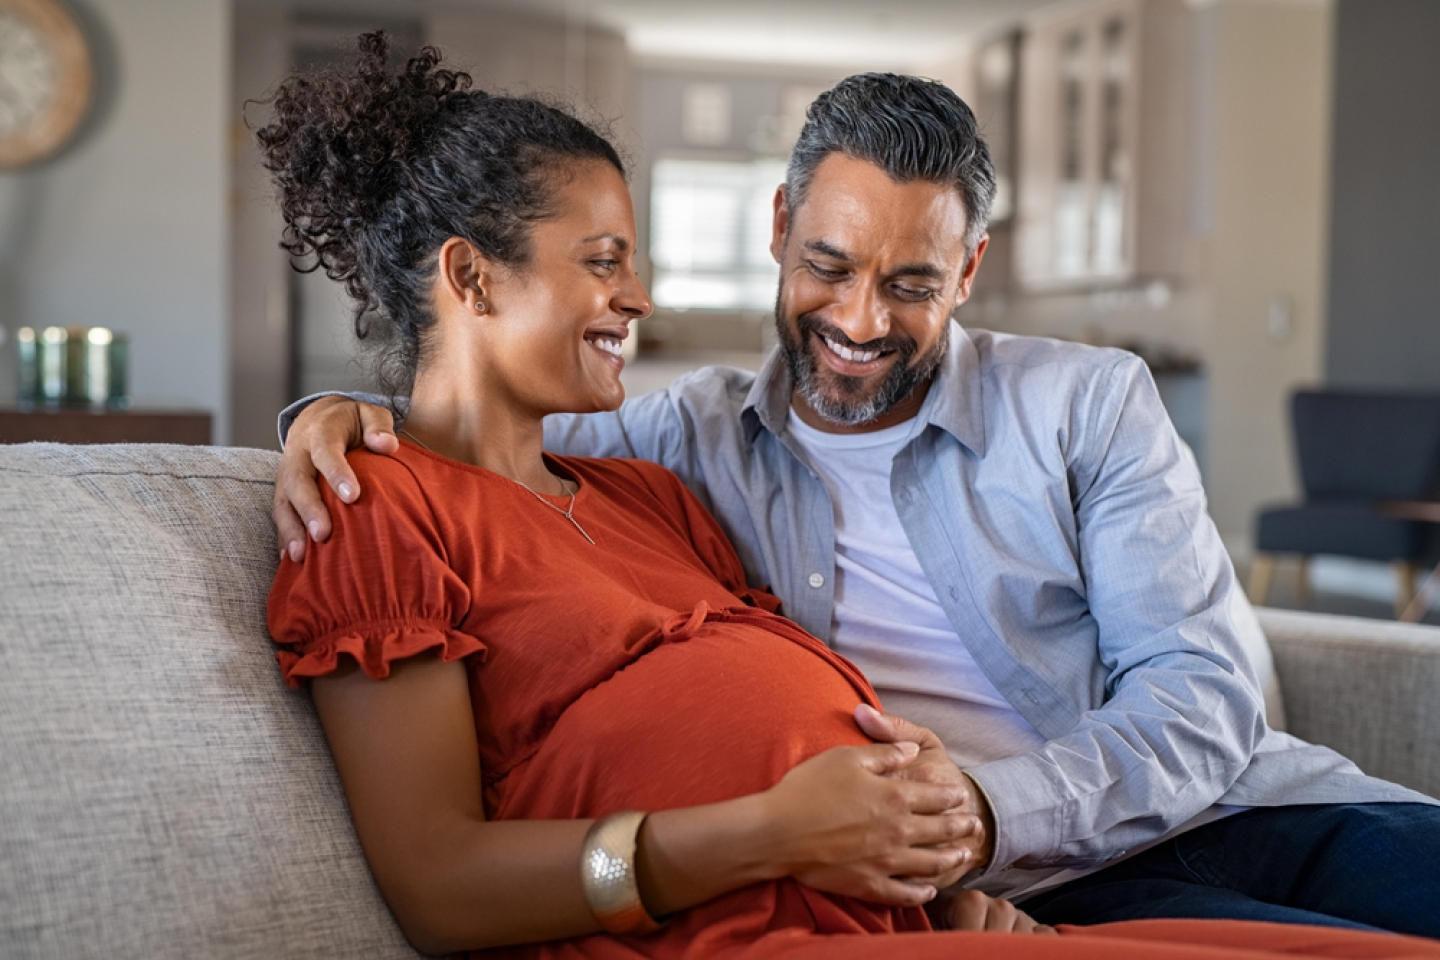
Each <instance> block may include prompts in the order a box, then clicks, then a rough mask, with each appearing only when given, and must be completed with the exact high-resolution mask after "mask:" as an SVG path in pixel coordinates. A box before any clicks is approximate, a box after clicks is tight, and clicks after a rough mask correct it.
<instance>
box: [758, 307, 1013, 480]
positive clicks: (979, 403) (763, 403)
mask: <svg viewBox="0 0 1440 960" xmlns="http://www.w3.org/2000/svg"><path fill="white" fill-rule="evenodd" d="M791 393H792V390H791V385H790V371H789V370H787V369H786V368H785V361H784V359H783V358H782V357H781V355H780V348H779V347H776V348H775V349H773V350H771V351H770V355H769V356H768V357H766V358H765V362H764V364H762V365H761V367H760V371H759V373H757V374H756V375H755V382H754V383H753V384H752V385H751V386H750V392H749V393H748V394H746V396H745V404H744V406H743V407H741V409H740V419H741V422H742V424H743V426H744V431H745V439H746V441H747V442H752V443H753V442H754V440H755V437H756V435H757V434H759V432H760V430H761V428H764V429H766V430H769V431H770V432H771V433H773V434H776V435H777V436H779V435H783V434H784V425H785V419H786V417H787V416H788V415H789V410H790V395H791ZM915 421H916V422H915V429H914V430H913V431H912V434H911V435H912V436H914V435H916V434H919V432H920V431H921V430H923V429H924V428H925V427H926V426H928V425H930V424H934V425H935V426H937V427H939V428H940V429H941V430H944V431H945V432H946V433H949V434H950V435H951V436H953V437H954V438H955V439H956V440H958V441H960V442H961V443H962V444H964V445H965V446H966V447H968V448H970V450H972V451H973V452H974V453H975V454H976V455H977V456H981V457H983V456H985V391H984V384H983V382H982V380H981V377H980V353H979V351H978V350H976V348H975V344H974V343H973V342H972V341H971V339H970V335H969V334H967V333H966V332H965V329H964V328H963V327H961V326H960V325H959V324H958V323H956V322H955V321H954V320H951V321H950V343H949V345H948V347H947V349H946V351H945V356H944V358H943V359H942V360H941V361H940V369H939V370H937V371H936V373H935V382H934V383H932V384H931V385H930V392H929V394H927V395H926V397H925V402H924V403H923V404H921V406H920V412H919V413H918V414H916V417H915Z"/></svg>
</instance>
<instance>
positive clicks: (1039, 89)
mask: <svg viewBox="0 0 1440 960" xmlns="http://www.w3.org/2000/svg"><path fill="white" fill-rule="evenodd" d="M1192 30H1193V22H1192V14H1191V13H1190V11H1189V9H1188V6H1187V4H1186V3H1185V2H1184V0H1098V2H1092V3H1085V4H1081V5H1069V6H1065V7H1062V8H1061V9H1060V11H1059V12H1058V13H1050V14H1047V15H1043V16H1042V17H1039V18H1037V19H1035V20H1033V21H1032V22H1031V23H1030V24H1028V27H1027V30H1026V33H1025V40H1024V44H1023V46H1022V55H1021V76H1020V85H1019V86H1020V91H1019V114H1020V123H1019V134H1020V137H1019V144H1018V150H1017V154H1018V181H1019V182H1018V191H1017V195H1018V196H1017V198H1018V208H1017V222H1016V251H1015V252H1016V258H1015V274H1016V277H1017V279H1018V280H1019V281H1020V283H1021V284H1022V285H1023V286H1024V287H1026V288H1028V289H1032V290H1040V289H1050V288H1062V289H1063V288H1080V287H1096V286H1108V285H1115V284H1127V283H1133V282H1136V281H1141V280H1148V279H1155V278H1166V279H1175V278H1180V277H1181V276H1183V275H1184V274H1185V273H1186V270H1187V261H1188V246H1189V242H1188V241H1189V237H1188V233H1189V229H1188V228H1189V212H1190V203H1189V196H1190V186H1191V180H1192V179H1193V178H1192V176H1191V174H1190V166H1189V155H1190V153H1191V151H1190V143H1189V136H1190V133H1191V128H1192V126H1193V122H1192V121H1191V119H1190V118H1191V116H1192V111H1193V105H1192V97H1191V92H1190V91H1191V89H1192V83H1191V81H1192V76H1191V75H1192V69H1191V67H1190V62H1191V34H1192Z"/></svg>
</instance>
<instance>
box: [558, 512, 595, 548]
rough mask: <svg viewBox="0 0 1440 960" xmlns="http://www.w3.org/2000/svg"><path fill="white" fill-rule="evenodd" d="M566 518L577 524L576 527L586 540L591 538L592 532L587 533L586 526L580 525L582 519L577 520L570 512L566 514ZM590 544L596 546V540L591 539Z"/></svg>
mask: <svg viewBox="0 0 1440 960" xmlns="http://www.w3.org/2000/svg"><path fill="white" fill-rule="evenodd" d="M565 519H566V520H569V521H570V522H571V523H573V524H575V529H576V530H579V531H580V536H582V537H584V538H585V539H586V540H590V534H588V533H586V532H585V528H584V527H582V526H580V521H578V520H576V519H575V518H574V517H572V516H570V515H569V514H566V516H565ZM590 545H591V546H592V547H593V546H595V541H594V540H590Z"/></svg>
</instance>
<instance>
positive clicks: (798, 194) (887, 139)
mask: <svg viewBox="0 0 1440 960" xmlns="http://www.w3.org/2000/svg"><path fill="white" fill-rule="evenodd" d="M805 116H806V120H805V126H804V128H802V129H801V131H800V139H799V140H798V141H797V142H796V144H795V150H794V152H792V153H791V154H790V166H789V169H788V170H787V171H786V176H785V196H786V202H787V203H788V204H789V206H790V209H791V211H792V212H793V211H796V210H799V209H800V206H801V205H802V204H803V203H804V202H805V194H806V192H807V191H808V190H809V188H810V180H811V178H812V177H814V176H815V169H816V168H817V167H819V166H820V162H821V161H822V160H824V159H825V158H826V157H828V156H829V155H830V154H832V153H842V154H844V155H846V156H848V157H853V158H854V159H856V160H864V161H866V162H868V163H873V164H875V165H876V166H877V167H879V168H880V169H881V170H884V171H885V172H886V174H888V175H889V176H890V179H892V180H894V181H896V182H897V183H908V182H910V181H912V180H926V181H929V182H932V183H942V184H949V185H951V186H953V187H954V188H955V189H956V190H959V191H960V197H961V199H962V200H963V202H964V204H965V214H966V223H965V249H966V250H969V251H973V250H974V249H975V246H976V244H978V243H979V242H980V238H981V237H982V236H984V234H985V226H986V224H987V223H988V222H989V220H990V203H991V201H993V200H994V199H995V166H994V164H992V163H991V162H990V150H989V148H987V147H986V146H985V141H984V140H982V139H981V138H980V131H979V128H978V124H977V123H976V121H975V114H974V113H973V112H972V111H971V109H970V108H969V107H968V106H966V105H965V101H964V100H961V99H960V98H959V97H957V96H956V95H955V91H953V90H951V89H950V88H949V87H947V86H945V85H944V84H943V83H939V82H938V81H935V80H922V79H920V78H919V77H902V76H898V75H896V74H893V73H862V74H857V75H856V76H853V77H847V78H846V79H844V80H841V81H840V82H839V83H838V84H836V85H835V86H834V87H831V88H830V89H829V90H827V91H825V92H824V93H822V94H820V96H819V97H817V98H816V99H815V102H814V103H812V104H810V108H809V110H807V111H806V114H805Z"/></svg>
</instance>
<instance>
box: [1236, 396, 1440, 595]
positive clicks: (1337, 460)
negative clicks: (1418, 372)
mask: <svg viewBox="0 0 1440 960" xmlns="http://www.w3.org/2000/svg"><path fill="white" fill-rule="evenodd" d="M1290 410H1291V420H1292V424H1293V427H1294V432H1295V453H1296V456H1297V457H1298V459H1299V466H1300V483H1301V486H1302V488H1303V489H1304V494H1305V499H1304V501H1303V502H1301V503H1297V504H1291V505H1285V506H1275V507H1269V508H1267V509H1263V510H1261V511H1260V513H1259V515H1258V517H1257V518H1256V523H1255V549H1256V556H1255V563H1254V566H1253V567H1252V568H1251V577H1250V599H1251V601H1252V602H1254V603H1257V604H1260V603H1264V601H1265V597H1266V595H1267V594H1268V593H1269V589H1270V581H1271V578H1272V576H1273V573H1274V569H1275V555H1276V554H1282V553H1285V554H1299V555H1300V557H1301V570H1300V578H1301V593H1302V596H1303V595H1304V593H1305V585H1306V582H1307V571H1306V568H1305V564H1306V562H1307V561H1308V558H1309V557H1311V556H1313V555H1315V554H1336V555H1339V556H1345V557H1358V558H1362V559H1366V560H1378V561H1382V562H1386V563H1390V564H1393V565H1394V567H1395V572H1396V577H1397V579H1398V589H1397V591H1396V611H1397V614H1398V612H1399V611H1400V610H1402V609H1404V607H1405V606H1406V604H1407V603H1409V601H1410V599H1411V597H1412V595H1413V591H1414V584H1415V577H1416V574H1417V573H1418V571H1419V569H1420V567H1422V566H1429V565H1432V564H1434V563H1436V562H1437V560H1440V524H1435V523H1426V522H1422V521H1418V520H1409V519H1404V518H1402V517H1399V516H1394V515H1392V514H1393V512H1394V504H1395V503H1396V502H1414V501H1430V500H1437V499H1440V395H1422V394H1399V393H1390V394H1384V393H1359V392H1347V391H1341V390H1315V391H1299V392H1297V393H1296V394H1295V395H1294V396H1293V397H1292V398H1291V407H1290Z"/></svg>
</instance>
